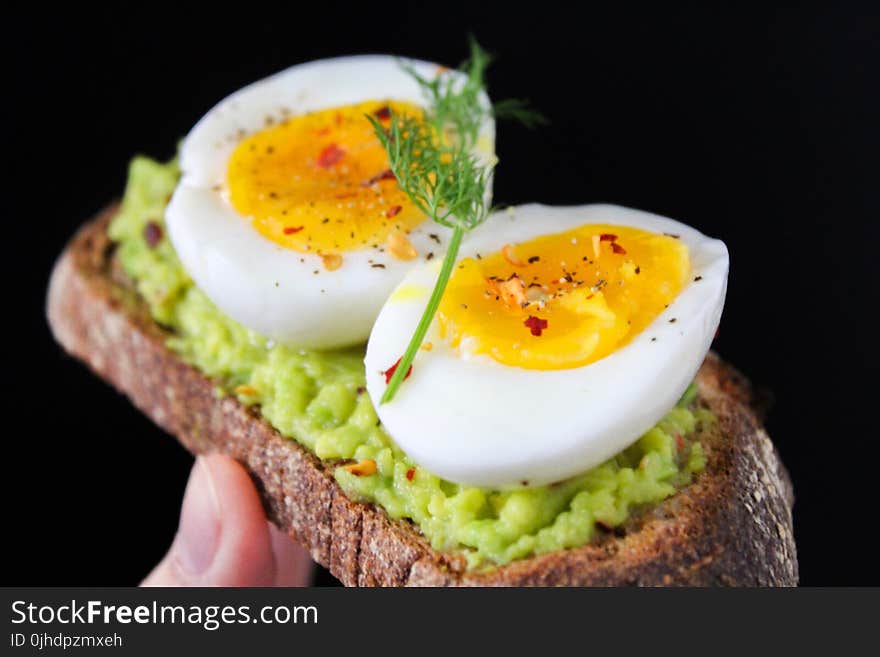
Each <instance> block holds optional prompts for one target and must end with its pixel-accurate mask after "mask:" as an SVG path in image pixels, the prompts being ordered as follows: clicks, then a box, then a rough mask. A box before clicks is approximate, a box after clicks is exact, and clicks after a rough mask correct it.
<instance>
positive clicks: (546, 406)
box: [364, 204, 728, 488]
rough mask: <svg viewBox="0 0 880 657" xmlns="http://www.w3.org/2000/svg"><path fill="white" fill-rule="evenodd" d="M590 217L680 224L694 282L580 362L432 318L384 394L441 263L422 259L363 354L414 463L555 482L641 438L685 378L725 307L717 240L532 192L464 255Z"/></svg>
mask: <svg viewBox="0 0 880 657" xmlns="http://www.w3.org/2000/svg"><path fill="white" fill-rule="evenodd" d="M584 224H612V225H623V226H633V227H636V228H641V229H644V230H648V231H651V232H655V233H671V234H675V235H678V236H679V237H680V239H681V240H682V241H683V242H684V243H685V244H686V245H687V247H688V250H689V253H690V259H691V270H692V272H691V276H692V278H691V281H690V282H688V283H687V285H686V286H685V288H684V289H683V290H682V291H681V293H680V294H679V295H678V296H677V297H676V299H675V300H674V301H673V303H671V304H670V305H669V307H668V308H666V309H665V310H664V311H663V312H662V313H660V315H659V316H658V317H657V318H656V319H655V320H654V321H653V322H652V323H651V324H649V325H648V326H647V327H646V328H645V329H644V330H643V331H642V332H641V333H639V334H638V335H637V336H635V337H634V338H633V339H632V340H631V341H630V342H629V343H628V344H627V345H626V346H624V347H622V348H620V349H618V350H616V351H614V352H613V353H611V354H609V355H608V356H606V357H605V358H603V359H601V360H599V361H596V362H594V363H591V364H589V365H585V366H582V367H578V368H573V369H566V370H545V371H541V370H529V369H524V368H519V367H511V366H507V365H503V364H501V363H499V362H497V361H495V360H493V359H492V358H490V357H489V356H486V355H483V354H477V355H473V354H467V353H463V352H462V351H461V350H458V349H453V348H451V347H450V346H449V345H448V343H446V342H445V341H444V340H442V339H439V338H438V337H437V327H436V321H435V322H434V324H432V328H431V330H430V332H429V336H428V338H427V339H428V340H429V341H431V342H432V346H433V348H432V349H431V350H430V351H426V350H420V351H419V353H418V355H417V356H416V359H415V362H414V366H413V370H412V374H411V376H410V377H409V378H408V379H407V380H406V381H405V382H404V383H403V385H402V386H401V387H400V388H399V390H398V392H397V395H396V396H395V398H394V400H392V401H391V402H389V403H387V404H380V398H381V396H382V394H383V392H384V390H385V387H386V385H385V376H384V374H383V372H384V371H385V370H386V369H388V367H389V366H391V365H392V364H393V363H394V362H395V361H396V360H397V359H398V358H399V357H400V355H401V354H402V353H403V351H404V349H405V348H406V345H407V343H408V341H409V339H410V337H411V336H412V333H413V330H414V329H415V327H416V325H417V324H418V321H419V318H420V317H421V314H422V311H423V310H424V308H425V305H426V303H427V298H428V295H429V294H430V291H431V289H432V288H433V285H434V282H435V281H436V279H437V275H438V273H439V267H438V266H437V265H436V264H430V265H425V266H422V267H419V268H417V269H414V270H413V271H411V272H410V273H409V274H408V275H407V276H406V277H405V278H404V280H403V281H402V282H401V284H400V287H399V290H401V292H400V293H393V294H392V296H391V297H390V299H389V300H388V302H387V303H386V304H385V306H384V307H383V308H382V310H381V312H380V313H379V316H378V318H377V319H376V323H375V325H374V326H373V331H372V333H371V335H370V340H369V342H368V345H367V353H366V358H365V361H364V362H365V366H366V380H367V390H368V392H369V395H370V398H371V399H372V400H373V403H374V404H375V405H376V408H377V412H378V414H379V418H380V419H381V421H382V424H383V425H384V426H385V428H386V430H387V431H388V432H389V434H390V435H391V437H392V438H393V439H394V441H395V442H396V443H397V444H398V445H399V446H400V447H401V448H402V449H403V450H404V451H405V452H406V453H407V454H408V455H409V456H410V458H412V459H413V460H414V461H415V462H416V463H418V464H419V465H421V466H423V467H424V468H426V469H427V470H429V471H430V472H433V473H434V474H437V475H439V476H441V477H443V478H445V479H447V480H449V481H453V482H457V483H462V484H469V485H475V486H482V487H487V488H504V487H508V486H523V485H527V486H536V485H541V484H546V483H550V482H554V481H560V480H562V479H565V478H567V477H570V476H573V475H576V474H579V473H582V472H584V471H586V470H588V469H589V468H591V467H593V466H596V465H598V464H600V463H602V462H603V461H604V460H606V459H608V458H610V457H611V456H613V455H615V454H617V453H618V452H620V451H621V450H623V449H624V448H626V447H627V446H629V445H630V444H632V443H633V442H635V441H636V440H637V439H638V438H639V437H640V436H641V435H642V434H643V433H644V432H645V431H647V430H648V429H649V428H651V427H652V426H653V425H654V424H656V422H657V421H658V420H660V419H661V418H662V417H663V416H664V415H665V414H666V413H667V412H668V411H669V409H670V408H672V407H673V406H674V405H675V403H676V402H677V400H678V399H679V398H680V397H681V395H682V394H683V393H684V391H685V390H686V389H687V386H688V385H689V384H690V382H691V381H692V380H693V378H694V376H695V375H696V372H697V370H698V369H699V367H700V364H701V363H702V361H703V359H704V358H705V356H706V353H707V352H708V350H709V346H710V345H711V342H712V339H713V337H714V335H715V331H716V329H717V327H718V322H719V320H720V318H721V311H722V308H723V306H724V297H725V294H726V290H727V273H728V254H727V247H726V246H725V245H724V243H723V242H721V241H719V240H715V239H710V238H708V237H706V236H705V235H703V234H702V233H700V232H699V231H697V230H695V229H693V228H691V227H690V226H687V225H685V224H682V223H680V222H677V221H674V220H672V219H667V218H665V217H660V216H657V215H654V214H649V213H647V212H641V211H638V210H632V209H628V208H623V207H619V206H614V205H584V206H575V207H550V206H544V205H538V204H531V205H523V206H520V207H518V208H515V209H514V210H512V211H502V212H498V213H495V214H494V215H493V216H492V217H490V218H489V220H488V221H487V222H486V223H485V224H484V225H483V226H481V227H480V228H478V229H476V230H475V231H474V233H472V235H471V236H470V237H469V238H468V239H467V241H466V243H465V244H464V245H463V247H462V250H461V255H460V257H461V258H464V257H474V256H475V255H476V254H477V253H483V254H488V253H493V252H496V251H498V250H500V249H501V247H502V246H503V245H504V244H508V243H519V242H523V241H526V240H530V239H534V238H536V237H539V236H541V235H548V234H554V233H559V232H563V231H566V230H569V229H572V228H575V227H577V226H581V225H584ZM696 277H701V278H700V280H699V281H695V280H693V279H694V278H696ZM403 290H405V291H406V293H405V294H404V293H403ZM673 318H674V319H675V321H674V322H671V321H670V320H672V319H673Z"/></svg>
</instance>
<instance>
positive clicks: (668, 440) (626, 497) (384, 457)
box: [109, 158, 712, 567]
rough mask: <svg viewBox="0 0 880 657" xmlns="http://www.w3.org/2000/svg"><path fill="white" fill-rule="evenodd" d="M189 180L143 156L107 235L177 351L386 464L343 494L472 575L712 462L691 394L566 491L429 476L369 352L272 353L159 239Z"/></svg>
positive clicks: (568, 540)
mask: <svg viewBox="0 0 880 657" xmlns="http://www.w3.org/2000/svg"><path fill="white" fill-rule="evenodd" d="M178 175H179V172H178V168H177V165H176V162H171V163H168V164H161V163H158V162H155V161H153V160H150V159H147V158H136V159H135V160H134V161H133V162H132V164H131V169H130V172H129V179H128V186H127V188H126V191H125V197H124V199H123V203H122V209H121V211H120V212H119V214H118V215H117V216H116V217H115V218H114V220H113V222H112V224H111V226H110V231H109V232H110V237H111V238H112V239H113V240H114V241H115V242H117V243H118V250H117V257H118V258H119V261H120V263H121V264H122V266H123V268H124V269H125V271H126V273H127V274H128V275H129V276H130V277H131V279H132V280H133V281H134V282H135V284H136V286H137V290H138V292H139V293H140V294H141V295H142V296H143V298H144V299H145V300H146V302H147V303H148V304H149V307H150V311H151V312H152V315H153V317H154V318H155V319H156V321H157V322H159V323H160V324H162V325H163V326H166V327H168V328H169V329H172V330H173V333H172V335H171V337H169V338H168V346H169V348H171V349H172V350H174V351H175V352H177V353H178V354H179V355H180V356H181V357H182V358H184V359H185V360H186V361H188V362H189V363H191V364H192V365H194V366H195V367H197V368H198V369H199V370H201V371H202V372H204V373H205V374H206V375H207V376H209V377H211V378H212V379H213V380H214V381H215V382H216V383H217V385H218V390H219V391H220V393H221V394H234V395H237V397H238V399H239V400H240V401H241V402H243V403H245V404H248V405H258V406H259V409H260V412H261V414H262V415H263V417H265V418H266V419H267V420H268V421H269V422H270V423H271V424H272V425H273V426H274V427H275V428H276V429H277V430H278V431H279V432H280V433H281V434H282V435H284V436H287V437H289V438H292V439H295V440H296V441H297V442H299V443H300V444H302V445H303V446H305V447H306V448H308V449H309V450H311V451H312V452H314V453H315V454H316V455H317V456H318V457H319V458H321V459H325V460H332V461H335V460H341V461H348V460H355V461H362V460H365V459H372V460H374V461H375V463H376V466H377V471H376V473H375V474H372V475H369V476H357V475H355V474H352V473H351V472H349V471H348V470H346V469H344V468H343V467H341V466H340V467H338V468H336V471H335V476H336V480H337V481H338V482H339V485H340V486H341V487H342V488H343V489H344V490H345V491H346V493H347V494H349V495H350V496H352V497H355V498H357V499H361V500H364V501H367V502H373V503H376V504H378V505H379V506H381V507H382V508H383V509H384V510H385V511H386V512H387V513H388V515H390V516H392V517H394V518H408V519H410V520H412V521H413V522H414V523H415V524H417V525H418V526H419V528H420V529H421V531H422V533H423V534H424V535H425V536H426V537H427V539H428V540H429V541H430V542H431V545H432V546H433V547H434V548H435V549H437V550H444V551H457V552H461V553H463V554H464V555H465V556H466V558H467V560H468V564H469V566H470V567H491V566H492V565H493V564H498V565H500V564H504V563H507V562H509V561H512V560H514V559H520V558H523V557H528V556H530V555H533V554H540V553H544V552H550V551H553V550H558V549H562V548H569V547H576V546H580V545H584V544H585V543H588V542H589V541H590V540H591V539H592V538H593V537H594V535H595V534H596V532H597V529H596V528H597V525H600V526H602V527H605V528H613V527H617V526H619V525H621V524H622V523H623V522H625V521H626V520H627V518H628V517H629V515H630V512H631V511H632V510H633V509H635V508H638V507H640V506H643V505H647V504H652V503H656V502H659V501H661V500H663V499H665V498H666V497H668V496H670V495H672V494H673V493H674V492H675V491H676V490H677V489H678V488H680V487H682V486H684V485H686V484H687V483H689V482H690V480H691V476H692V475H693V474H694V473H696V472H699V471H700V470H702V469H703V467H704V466H705V456H704V452H703V448H702V445H701V444H700V443H699V442H696V441H695V440H693V439H692V437H693V436H694V434H695V431H696V429H697V426H698V424H699V423H701V422H710V421H712V420H711V415H710V414H709V413H708V412H707V411H705V410H703V409H699V408H694V404H693V402H694V398H695V395H696V392H695V389H694V387H693V386H691V388H690V389H689V390H688V392H687V393H686V394H685V396H684V397H683V398H682V400H681V401H680V402H679V404H678V405H677V406H676V407H675V408H673V409H672V410H671V411H669V413H668V414H667V415H666V416H665V417H664V418H663V419H662V420H661V421H660V422H659V423H658V424H657V426H655V427H654V428H652V429H651V430H649V431H648V432H647V433H645V435H644V436H642V437H641V438H640V439H639V440H638V441H637V442H636V443H635V444H634V445H632V446H631V447H629V448H627V449H626V450H624V451H623V452H621V453H620V454H618V455H617V456H616V457H614V458H612V459H610V460H609V461H607V462H605V463H603V464H602V465H599V466H597V467H595V468H593V469H592V470H590V471H588V472H585V473H584V474H582V475H579V476H577V477H574V478H572V479H569V480H566V481H563V482H560V483H557V484H553V485H549V486H542V487H538V488H532V489H522V490H514V491H503V492H502V491H492V490H483V489H479V488H473V487H468V486H460V485H457V484H453V483H450V482H447V481H443V480H441V479H439V478H438V477H436V476H434V475H432V474H430V473H429V472H426V471H425V470H423V469H422V468H420V467H418V466H417V465H415V464H414V463H413V462H412V461H410V460H409V459H408V458H407V457H406V455H405V454H403V452H401V451H400V449H398V448H397V447H396V446H395V445H394V443H393V442H392V441H391V439H390V438H389V436H388V435H387V434H386V433H385V431H384V429H383V428H382V427H381V426H380V425H379V422H378V420H377V417H376V412H375V410H374V409H373V406H372V404H371V402H370V398H369V396H368V395H367V394H366V393H365V392H364V367H363V362H362V361H363V355H364V349H363V347H357V348H354V349H348V350H342V351H328V352H315V351H303V350H300V349H292V348H289V347H285V346H283V345H279V344H273V343H272V342H271V341H269V340H267V339H265V338H263V337H261V336H259V335H257V334H255V333H253V332H252V331H249V330H247V329H245V328H243V327H242V326H241V325H239V324H237V323H235V322H234V321H232V320H231V319H229V318H228V317H226V316H225V315H224V314H223V313H221V312H220V311H219V310H218V309H217V308H216V307H215V306H214V305H213V304H212V303H211V302H210V301H209V300H208V299H207V297H205V296H204V295H203V294H202V293H201V292H200V291H199V290H198V289H197V288H196V287H195V285H194V284H193V282H192V281H191V280H190V278H189V277H188V276H187V274H186V272H185V271H184V269H183V268H182V266H181V265H180V262H179V261H178V259H177V256H176V255H175V253H174V250H173V248H172V246H171V244H170V242H169V241H168V240H167V239H158V241H157V238H158V237H159V236H161V235H162V234H164V231H162V230H161V229H162V228H163V219H162V217H163V215H164V210H165V204H166V203H167V200H168V198H169V196H170V195H171V193H172V191H173V190H174V187H175V185H176V184H177V179H178ZM157 228H159V230H157ZM426 421H428V420H427V419H426Z"/></svg>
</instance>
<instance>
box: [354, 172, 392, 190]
mask: <svg viewBox="0 0 880 657" xmlns="http://www.w3.org/2000/svg"><path fill="white" fill-rule="evenodd" d="M392 179H394V172H393V171H392V170H391V169H385V171H382V172H381V173H377V174H376V175H375V176H373V177H372V178H370V179H369V180H365V181H364V182H362V183H361V187H369V186H370V185H373V184H374V183H377V182H379V181H380V180H392Z"/></svg>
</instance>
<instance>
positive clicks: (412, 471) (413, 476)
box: [406, 468, 416, 481]
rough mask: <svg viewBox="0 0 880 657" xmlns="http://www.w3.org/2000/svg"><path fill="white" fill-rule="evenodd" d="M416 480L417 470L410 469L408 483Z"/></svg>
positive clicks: (407, 475) (407, 474) (407, 473)
mask: <svg viewBox="0 0 880 657" xmlns="http://www.w3.org/2000/svg"><path fill="white" fill-rule="evenodd" d="M415 478H416V469H415V468H410V469H409V470H407V471H406V480H407V481H412V480H413V479H415Z"/></svg>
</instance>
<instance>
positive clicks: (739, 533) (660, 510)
mask: <svg viewBox="0 0 880 657" xmlns="http://www.w3.org/2000/svg"><path fill="white" fill-rule="evenodd" d="M114 211H115V208H112V207H111V208H109V209H107V210H106V211H104V212H103V213H102V214H101V215H100V216H99V217H97V218H96V219H95V220H93V221H92V222H90V223H88V224H86V225H85V226H84V227H83V228H82V229H81V230H80V231H79V233H78V234H77V235H76V236H75V237H74V239H73V240H72V241H71V243H70V244H69V245H68V247H67V249H66V250H65V251H64V253H63V254H62V255H61V257H60V258H59V260H58V262H57V263H56V265H55V269H54V271H53V273H52V280H51V283H50V287H49V296H48V308H47V312H48V317H49V323H50V325H51V327H52V331H53V332H54V335H55V337H56V339H57V340H58V342H60V343H61V345H62V346H63V347H64V348H65V349H66V350H67V351H68V352H69V353H70V354H72V355H73V356H75V357H77V358H79V359H81V360H82V361H84V362H85V363H87V364H88V365H89V367H91V369H93V370H94V371H95V372H96V373H97V374H98V375H99V376H101V377H102V378H104V379H105V380H106V381H108V382H109V383H111V384H112V385H113V386H115V387H116V388H117V389H118V390H119V391H120V392H122V393H123V394H125V395H127V396H128V397H129V398H130V399H131V401H132V402H133V403H134V404H135V405H136V406H137V407H138V408H140V409H141V410H142V411H143V412H144V413H146V414H147V415H148V416H149V417H151V418H152V419H153V420H154V421H155V422H156V424H158V425H159V426H160V427H162V428H163V429H165V430H166V431H168V432H169V433H171V434H172V435H174V436H176V437H177V438H178V439H179V440H180V441H181V442H182V443H183V444H184V445H185V446H186V447H187V449H189V450H190V451H192V452H193V453H197V454H198V453H207V452H222V453H225V454H229V455H230V456H232V457H234V458H236V459H237V460H239V461H240V462H241V463H242V464H243V465H244V466H245V467H246V468H247V469H248V471H249V472H250V473H251V475H252V476H253V478H254V481H255V482H256V484H257V487H258V488H259V490H260V492H261V494H262V496H263V500H264V502H265V505H266V510H267V513H268V515H269V517H270V518H271V519H272V521H273V522H275V523H276V524H277V525H278V526H279V527H281V528H282V529H284V530H285V531H287V532H288V533H289V534H290V535H291V536H292V537H293V538H294V539H296V540H297V541H299V542H300V543H302V544H303V545H304V546H306V548H308V550H309V551H310V552H311V554H312V556H313V557H314V558H315V560H316V561H318V562H319V563H321V564H323V565H324V566H326V567H327V568H329V569H330V571H331V572H332V573H333V574H334V575H335V576H336V577H338V578H339V579H340V580H341V581H342V582H343V583H344V584H346V585H349V586H376V585H379V586H403V585H410V586H412V585H414V586H419V585H426V586H459V585H476V586H495V585H502V586H525V585H554V586H556V585H561V586H588V585H600V586H618V585H645V586H654V585H694V586H703V585H745V586H793V585H795V584H797V578H798V569H797V557H796V553H795V543H794V537H793V534H792V514H791V508H792V504H793V494H792V488H791V482H790V480H789V477H788V474H787V473H786V471H785V469H784V467H783V466H782V464H781V463H780V461H779V458H778V456H777V453H776V451H775V449H774V447H773V444H772V443H771V442H770V439H769V438H768V436H767V434H766V433H765V431H764V429H763V427H762V426H761V411H760V404H758V403H757V398H756V397H755V395H754V394H753V393H752V391H751V388H750V386H749V384H748V382H747V381H746V380H745V379H744V378H743V377H742V376H741V375H740V374H739V373H738V372H736V371H735V370H734V369H733V368H731V367H730V366H729V365H727V364H725V363H723V362H722V361H721V360H720V359H719V358H718V357H717V356H715V355H714V354H709V356H708V357H707V359H706V361H705V363H704V364H703V366H702V369H701V370H700V373H699V376H698V388H699V400H700V402H701V403H703V404H706V405H707V406H708V407H709V408H710V409H711V410H712V411H713V413H714V414H715V416H716V417H717V418H718V423H717V425H716V426H715V427H714V428H709V429H704V434H705V435H703V436H701V437H700V439H701V442H703V444H704V447H705V449H706V452H707V465H706V469H705V470H704V471H703V472H701V473H700V474H699V475H697V476H696V478H695V480H694V482H693V483H692V484H691V485H689V486H687V487H686V488H684V489H683V490H681V491H679V492H678V493H677V494H675V495H673V496H672V497H670V498H668V499H667V500H665V501H664V502H662V503H660V504H658V505H655V506H653V507H651V508H650V509H648V510H646V511H644V512H642V513H640V514H637V515H636V516H635V517H634V518H633V519H631V520H630V521H629V522H628V523H627V525H626V526H625V527H623V528H620V529H619V530H617V531H615V532H608V533H603V534H602V536H600V537H599V538H598V539H597V540H596V541H594V542H593V543H592V544H590V545H586V546H584V547H580V548H576V549H570V550H563V551H558V552H553V553H550V554H544V555H541V556H536V557H532V558H528V559H523V560H520V561H514V562H512V563H510V564H508V565H506V566H502V567H498V568H492V569H489V570H481V571H479V572H476V571H469V570H467V569H466V568H465V564H464V559H463V558H462V557H461V556H457V555H454V554H445V553H440V552H437V551H435V550H433V549H431V547H430V546H429V545H428V543H427V542H426V541H425V539H424V538H423V537H422V535H421V534H420V532H419V531H418V528H417V527H416V526H414V525H413V524H411V523H409V522H406V521H398V520H392V519H390V518H388V517H387V516H386V515H385V513H384V512H383V511H382V510H381V509H380V508H377V507H376V506H374V505H368V504H363V503H360V502H357V501H354V500H352V499H350V498H348V497H347V496H346V495H345V494H344V493H343V491H342V489H341V488H340V487H339V485H338V484H337V483H336V481H335V480H334V478H333V465H332V464H327V463H322V462H321V461H320V460H318V459H317V458H316V457H315V456H314V455H312V454H311V453H309V452H308V451H307V450H305V449H304V448H302V447H300V446H299V445H298V444H297V443H296V442H295V441H293V440H289V439H286V438H284V437H282V436H281V435H279V434H278V433H277V432H276V431H275V430H274V429H273V428H272V427H271V426H270V425H269V424H268V423H266V422H265V421H264V420H263V419H262V418H261V417H260V416H259V415H258V414H257V413H256V412H254V411H252V410H249V409H248V408H246V407H244V406H242V405H241V404H239V403H238V401H237V400H236V399H235V398H233V397H229V396H227V397H223V398H218V397H217V396H216V394H215V384H214V383H213V382H212V381H211V380H209V379H208V378H206V377H205V376H204V375H202V374H201V373H200V372H198V371H197V370H196V369H194V368H192V367H191V366H189V365H187V364H186V363H184V362H183V361H182V360H180V359H179V358H178V357H177V356H176V355H175V354H174V353H173V352H171V351H169V350H168V349H167V348H166V346H165V339H166V337H167V334H166V332H165V331H164V329H162V328H161V327H160V326H159V325H157V324H156V323H155V322H154V321H153V320H152V319H151V318H150V315H149V312H148V311H147V308H146V305H145V304H144V303H143V301H142V300H141V299H139V298H138V296H137V294H136V293H135V292H134V291H133V289H132V287H131V286H130V285H129V284H128V282H127V281H126V279H125V276H124V275H123V274H122V273H121V272H120V270H119V268H118V267H117V266H116V264H115V261H114V258H113V244H112V243H111V242H110V240H109V239H108V238H107V235H106V227H107V224H108V222H109V220H110V218H111V217H112V215H113V212H114Z"/></svg>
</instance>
